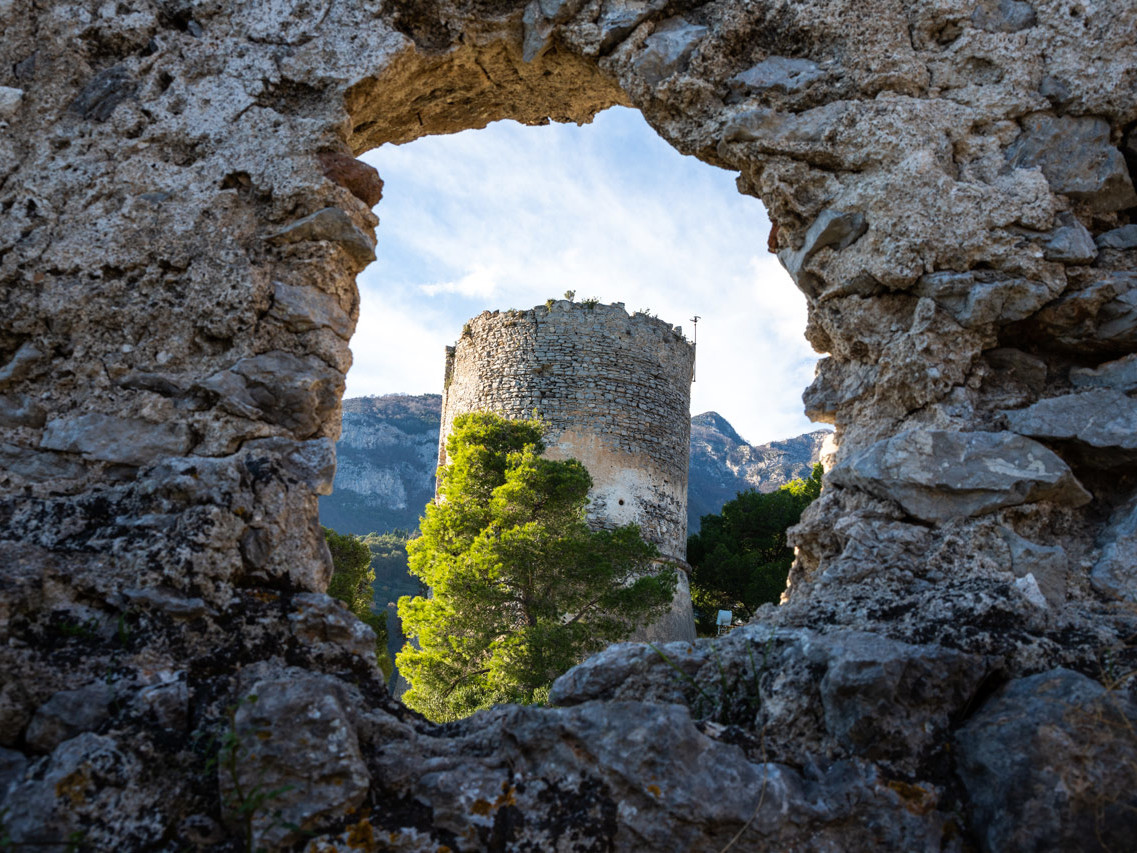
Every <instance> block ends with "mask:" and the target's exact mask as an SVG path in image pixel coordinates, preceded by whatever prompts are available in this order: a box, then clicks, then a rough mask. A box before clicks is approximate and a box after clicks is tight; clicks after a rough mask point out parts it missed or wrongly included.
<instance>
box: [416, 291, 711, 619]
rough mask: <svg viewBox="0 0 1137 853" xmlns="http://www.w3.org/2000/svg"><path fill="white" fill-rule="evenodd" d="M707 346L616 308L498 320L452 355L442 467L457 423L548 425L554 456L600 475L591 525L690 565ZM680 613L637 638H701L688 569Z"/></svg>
mask: <svg viewBox="0 0 1137 853" xmlns="http://www.w3.org/2000/svg"><path fill="white" fill-rule="evenodd" d="M694 363H695V348H694V347H693V346H692V345H691V344H690V343H689V342H688V341H687V339H686V338H684V337H683V333H682V331H681V330H680V329H679V328H678V327H674V326H671V325H669V324H668V323H665V322H663V321H662V320H659V319H657V318H655V317H651V316H649V315H647V314H640V313H637V314H633V315H631V316H629V315H628V313H627V312H626V311H625V310H624V306H623V305H622V304H621V303H616V304H614V305H600V304H592V303H590V302H585V303H581V302H569V301H567V300H557V301H552V302H549V303H548V304H546V305H543V306H538V307H537V308H533V309H531V310H529V311H486V312H484V313H482V314H479V315H478V316H477V317H475V318H474V319H472V320H471V321H470V322H469V323H467V324H466V326H465V328H464V329H463V330H462V336H461V337H460V338H459V339H458V342H457V344H456V345H455V346H453V347H447V348H446V374H445V377H446V378H445V382H444V391H443V395H442V430H441V434H440V437H439V457H438V461H439V464H440V465H444V464H446V438H447V436H448V435H449V434H450V428H451V424H452V423H453V422H454V418H455V416H457V415H461V414H465V413H467V412H495V413H496V414H499V415H502V416H504V417H507V418H528V417H533V416H534V415H537V416H538V417H540V418H541V420H543V421H544V422H545V423H546V424H547V426H548V432H547V433H546V435H545V442H546V445H547V447H548V449H547V451H546V454H545V455H546V456H548V457H550V458H553V459H567V458H570V457H571V458H574V459H579V460H580V461H581V462H582V463H584V466H585V467H586V468H587V469H588V472H589V474H591V475H592V481H593V485H592V491H591V492H590V493H589V497H590V499H591V500H590V503H589V507H588V518H589V522H590V523H591V524H592V525H594V526H595V527H617V526H620V525H623V524H629V523H636V524H638V525H639V526H640V528H641V530H642V532H643V536H644V538H645V539H647V540H648V541H649V542H653V543H654V544H655V545H656V546H657V547H658V548H659V550H660V553H661V554H662V555H663V556H664V557H666V558H668V559H669V560H671V561H675V562H677V563H679V564H680V566H682V567H685V566H686V563H685V561H684V557H685V556H686V550H687V461H688V454H689V443H690V438H691V415H690V401H691V375H692V369H693V367H694ZM679 575H680V577H679V586H678V589H677V592H676V598H675V601H674V602H673V606H672V611H671V613H670V614H668V615H667V616H665V617H664V618H663V619H662V620H661V621H660V622H658V623H656V624H654V625H652V626H650V627H649V628H647V629H646V630H645V631H642V632H640V633H638V634H637V635H636V637H635V638H636V639H644V640H659V641H666V640H680V639H692V640H693V639H694V636H695V625H694V619H693V616H692V613H691V595H690V590H689V587H688V584H687V577H686V572H685V571H680V573H679Z"/></svg>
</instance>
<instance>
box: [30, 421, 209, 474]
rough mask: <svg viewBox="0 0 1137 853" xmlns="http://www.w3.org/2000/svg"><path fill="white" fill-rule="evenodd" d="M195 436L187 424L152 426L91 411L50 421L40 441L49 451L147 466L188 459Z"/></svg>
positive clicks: (174, 423)
mask: <svg viewBox="0 0 1137 853" xmlns="http://www.w3.org/2000/svg"><path fill="white" fill-rule="evenodd" d="M191 444H192V437H191V434H190V429H189V426H187V425H186V424H184V423H176V422H166V423H151V422H150V421H144V420H142V419H141V418H122V417H118V416H117V415H105V414H102V413H101V412H89V413H87V414H85V415H65V416H63V417H60V418H55V419H53V420H51V421H48V424H47V428H46V429H45V430H44V432H43V438H42V439H40V447H42V448H43V449H45V450H65V451H67V452H70V453H82V454H83V455H84V456H86V457H87V458H89V459H98V460H101V461H103V462H117V463H121V464H124V465H146V464H147V463H149V462H154V461H156V460H158V459H160V458H162V457H164V456H184V455H185V453H186V452H187V451H188V450H189V449H190V446H191Z"/></svg>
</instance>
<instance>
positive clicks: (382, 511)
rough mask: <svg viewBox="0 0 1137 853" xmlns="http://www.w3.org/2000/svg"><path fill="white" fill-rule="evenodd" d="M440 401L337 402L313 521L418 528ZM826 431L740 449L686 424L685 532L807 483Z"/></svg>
mask: <svg viewBox="0 0 1137 853" xmlns="http://www.w3.org/2000/svg"><path fill="white" fill-rule="evenodd" d="M441 408H442V398H441V396H439V395H438V394H422V395H419V396H409V395H405V394H389V395H386V396H382V397H355V398H352V399H349V400H344V402H343V435H342V437H341V438H340V441H339V443H338V444H337V445H336V452H337V457H338V462H337V468H336V480H335V491H334V492H333V493H332V494H331V495H329V496H327V497H324V498H321V499H320V522H321V523H322V524H324V525H325V526H327V527H331V528H333V529H335V530H338V531H339V532H340V533H355V534H359V535H363V534H365V533H369V532H372V531H378V532H383V531H386V530H394V529H396V528H404V529H407V530H413V529H415V528H416V527H417V526H418V519H419V516H420V515H421V514H422V509H423V507H424V506H426V502H427V501H428V500H430V499H431V497H433V495H434V468H435V464H436V462H437V458H438V430H439V422H440V420H441V414H440V412H441ZM827 434H828V433H827V431H825V430H818V431H817V432H811V433H807V434H805V435H799V436H798V437H796V438H790V439H786V440H785V441H775V442H771V443H770V444H762V445H751V444H747V443H746V442H745V441H744V440H743V439H742V437H741V436H739V434H738V433H737V432H735V431H734V428H733V427H732V426H731V425H730V424H729V423H728V422H727V421H726V419H725V418H724V417H722V415H720V414H718V413H717V412H706V413H704V414H701V415H696V416H695V417H693V418H691V468H690V480H689V483H688V486H687V522H688V530H689V532H690V533H694V532H695V531H697V530H698V529H699V519H700V517H702V516H703V515H706V514H708V513H714V512H718V511H719V510H720V509H721V508H722V505H723V504H724V503H726V502H727V501H729V500H730V499H731V498H733V497H734V496H735V495H736V494H738V493H739V492H740V491H744V490H746V489H751V488H753V489H758V490H759V491H762V492H770V491H773V490H774V489H776V488H777V487H778V486H780V485H782V484H783V483H786V482H789V481H790V480H792V479H794V478H795V477H807V476H809V471H810V468H811V467H812V465H813V463H815V462H816V461H817V455H818V451H819V450H820V449H821V444H822V442H823V441H824V440H825V436H826V435H827Z"/></svg>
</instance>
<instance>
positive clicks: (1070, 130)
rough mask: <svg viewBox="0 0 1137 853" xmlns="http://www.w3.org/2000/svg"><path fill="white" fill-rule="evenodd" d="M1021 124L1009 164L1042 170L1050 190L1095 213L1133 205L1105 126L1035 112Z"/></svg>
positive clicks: (1136, 198)
mask: <svg viewBox="0 0 1137 853" xmlns="http://www.w3.org/2000/svg"><path fill="white" fill-rule="evenodd" d="M1022 5H1026V4H1022ZM1022 124H1023V133H1022V135H1021V136H1020V137H1019V138H1018V139H1017V140H1016V141H1015V142H1014V143H1013V144H1012V145H1011V147H1010V148H1009V149H1007V160H1008V162H1009V163H1010V164H1011V165H1012V166H1014V167H1015V168H1019V169H1030V168H1034V167H1039V168H1041V169H1042V173H1043V174H1044V175H1045V176H1046V180H1047V181H1049V183H1050V186H1051V187H1052V188H1053V189H1054V191H1055V192H1059V193H1064V194H1066V195H1068V196H1069V197H1070V198H1073V199H1076V200H1078V201H1084V202H1086V203H1088V204H1089V205H1090V206H1091V207H1093V209H1094V210H1097V211H1099V212H1103V213H1104V212H1109V211H1113V210H1122V209H1124V208H1127V207H1133V206H1134V205H1137V192H1134V190H1133V182H1132V181H1131V180H1130V177H1129V169H1128V168H1127V167H1126V165H1125V158H1124V157H1123V156H1122V154H1121V152H1120V151H1119V150H1118V149H1117V148H1115V147H1114V146H1113V145H1111V144H1110V141H1109V140H1110V127H1109V122H1107V121H1105V120H1104V119H1100V118H1092V117H1087V118H1075V117H1073V116H1050V115H1045V114H1042V113H1036V114H1035V115H1032V116H1027V117H1026V118H1025V119H1023V123H1022Z"/></svg>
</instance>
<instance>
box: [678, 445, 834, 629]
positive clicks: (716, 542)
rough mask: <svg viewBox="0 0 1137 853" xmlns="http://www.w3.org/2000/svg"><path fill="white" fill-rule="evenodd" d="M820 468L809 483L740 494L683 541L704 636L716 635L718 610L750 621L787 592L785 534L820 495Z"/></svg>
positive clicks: (705, 518) (788, 562)
mask: <svg viewBox="0 0 1137 853" xmlns="http://www.w3.org/2000/svg"><path fill="white" fill-rule="evenodd" d="M822 473H823V469H822V467H821V465H820V464H818V465H815V466H814V467H813V473H812V474H811V476H810V477H809V479H808V480H792V481H791V482H789V483H786V484H785V485H784V486H782V487H781V488H780V489H778V490H777V491H774V492H769V493H765V494H764V493H762V492H757V491H746V492H742V493H740V494H739V495H738V497H736V498H735V499H734V500H732V501H728V502H727V503H726V504H724V505H723V508H722V512H721V513H720V514H719V515H704V516H703V517H702V520H701V522H700V529H699V532H698V533H696V534H695V535H694V536H691V537H689V538H688V539H687V562H689V563H690V564H691V600H692V602H693V603H694V605H695V610H696V622H697V624H698V627H699V630H700V632H702V633H712V632H713V631H714V623H715V616H716V615H717V611H718V610H732V611H734V614H735V615H736V616H739V615H741V616H742V618H744V619H748V618H750V616H752V615H753V614H754V611H755V610H756V609H757V608H758V607H759V606H760V605H762V604H766V603H767V602H777V601H778V600H779V599H780V598H781V595H782V593H783V592H784V591H785V588H786V578H787V577H788V576H789V571H790V566H791V564H792V563H793V559H794V552H793V549H792V548H790V547H788V546H787V545H786V530H787V529H788V528H790V527H792V526H793V525H795V524H797V523H798V521H799V520H800V519H801V514H802V512H803V511H804V510H805V508H806V507H807V506H809V504H810V503H811V502H812V501H813V500H814V499H816V498H817V496H818V495H820V494H821V475H822Z"/></svg>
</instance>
